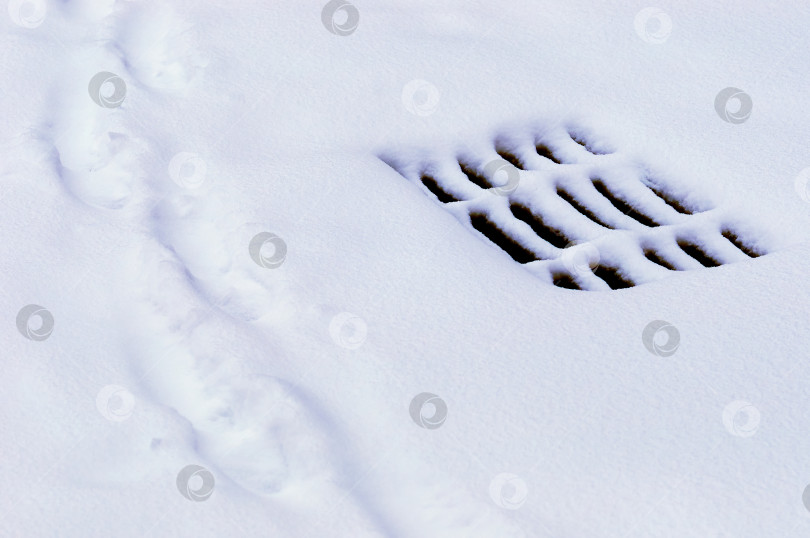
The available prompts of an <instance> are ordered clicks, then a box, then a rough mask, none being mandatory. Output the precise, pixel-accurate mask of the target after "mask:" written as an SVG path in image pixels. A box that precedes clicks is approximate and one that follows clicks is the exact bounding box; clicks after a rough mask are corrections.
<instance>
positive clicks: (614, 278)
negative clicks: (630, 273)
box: [593, 265, 635, 290]
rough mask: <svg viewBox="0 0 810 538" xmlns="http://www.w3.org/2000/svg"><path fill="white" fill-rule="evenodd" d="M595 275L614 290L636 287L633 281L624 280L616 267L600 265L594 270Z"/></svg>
mask: <svg viewBox="0 0 810 538" xmlns="http://www.w3.org/2000/svg"><path fill="white" fill-rule="evenodd" d="M593 274H595V275H596V276H598V277H599V278H601V279H602V280H604V281H605V283H607V285H608V286H610V289H612V290H621V289H624V288H631V287H633V286H635V283H634V282H633V281H632V280H628V279H626V278H624V277H623V276H622V275H621V274H619V270H618V269H616V268H615V267H607V266H604V265H600V266H599V267H597V268H596V269H594V270H593Z"/></svg>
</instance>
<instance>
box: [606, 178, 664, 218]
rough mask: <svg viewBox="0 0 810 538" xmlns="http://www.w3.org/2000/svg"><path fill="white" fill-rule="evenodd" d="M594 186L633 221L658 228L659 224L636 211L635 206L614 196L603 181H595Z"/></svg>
mask: <svg viewBox="0 0 810 538" xmlns="http://www.w3.org/2000/svg"><path fill="white" fill-rule="evenodd" d="M593 186H594V187H595V188H596V190H597V191H599V194H601V195H602V196H604V197H605V198H607V200H608V201H609V202H610V203H611V204H613V207H615V208H616V209H618V210H619V211H621V212H622V213H624V214H625V215H627V216H628V217H630V218H631V219H633V220H635V221H636V222H639V223H641V224H643V225H644V226H650V227H655V226H658V223H657V222H655V221H654V220H653V219H651V218H650V217H648V216H647V215H645V214H644V213H641V212H640V211H638V210H636V209H635V208H633V206H631V205H630V204H628V203H627V202H625V201H624V200H622V199H621V198H619V197H618V196H616V195H615V194H613V192H612V191H611V190H610V189H609V188H608V186H607V185H605V182H604V181H602V180H601V179H594V180H593Z"/></svg>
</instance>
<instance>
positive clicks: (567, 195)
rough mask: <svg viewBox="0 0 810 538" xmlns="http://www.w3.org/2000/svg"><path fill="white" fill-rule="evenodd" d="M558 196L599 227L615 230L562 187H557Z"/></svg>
mask: <svg viewBox="0 0 810 538" xmlns="http://www.w3.org/2000/svg"><path fill="white" fill-rule="evenodd" d="M557 196H559V197H560V198H562V199H563V200H565V201H566V202H568V205H570V206H571V207H573V208H574V209H576V210H577V211H579V212H580V213H582V214H583V215H585V216H586V217H588V218H589V219H591V220H592V221H593V222H595V223H596V224H598V225H599V226H602V227H603V228H607V229H609V230H612V229H613V226H611V225H610V224H607V223H606V222H605V221H603V220H602V219H600V218H599V217H597V216H596V214H595V213H594V212H593V211H591V210H590V209H588V208H587V207H585V206H584V205H582V204H581V203H580V202H579V200H577V199H576V198H574V196H573V195H571V193H569V192H568V191H566V190H565V189H563V188H562V187H557Z"/></svg>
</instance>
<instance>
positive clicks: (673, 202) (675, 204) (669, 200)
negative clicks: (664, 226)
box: [647, 184, 692, 215]
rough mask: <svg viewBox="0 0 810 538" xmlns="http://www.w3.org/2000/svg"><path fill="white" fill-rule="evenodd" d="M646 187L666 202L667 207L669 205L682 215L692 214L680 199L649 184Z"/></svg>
mask: <svg viewBox="0 0 810 538" xmlns="http://www.w3.org/2000/svg"><path fill="white" fill-rule="evenodd" d="M647 188H649V189H650V190H651V191H652V192H653V194H655V195H656V196H657V197H659V198H660V199H661V200H663V201H664V203H665V204H667V205H668V206H669V207H671V208H672V209H674V210H675V211H677V212H678V213H681V214H683V215H691V214H692V211H691V210H690V209H688V208H687V207H686V206H685V205H683V203H682V202H681V201H680V200H678V199H677V198H675V197H673V196H671V195H669V194H667V193H666V192H664V191H663V190H662V189H660V188H658V187H655V186H653V185H649V184H648V185H647Z"/></svg>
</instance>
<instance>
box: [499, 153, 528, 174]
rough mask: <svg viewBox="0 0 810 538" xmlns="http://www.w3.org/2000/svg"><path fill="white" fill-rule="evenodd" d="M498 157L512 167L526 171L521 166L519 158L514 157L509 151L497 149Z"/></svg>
mask: <svg viewBox="0 0 810 538" xmlns="http://www.w3.org/2000/svg"><path fill="white" fill-rule="evenodd" d="M498 155H500V156H501V158H502V159H503V160H504V161H506V162H508V163H509V164H511V165H512V166H514V167H515V168H517V169H518V170H525V169H526V168H525V167H524V166H523V162H522V161H521V160H520V158H519V157H518V156H517V155H515V154H514V153H512V152H511V151H507V150H505V149H499V150H498Z"/></svg>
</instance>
